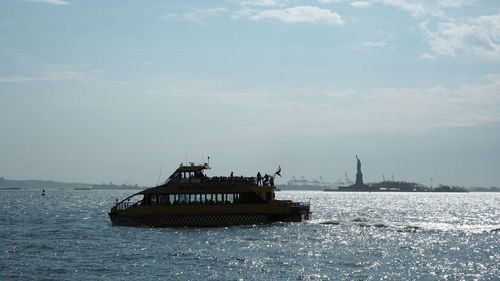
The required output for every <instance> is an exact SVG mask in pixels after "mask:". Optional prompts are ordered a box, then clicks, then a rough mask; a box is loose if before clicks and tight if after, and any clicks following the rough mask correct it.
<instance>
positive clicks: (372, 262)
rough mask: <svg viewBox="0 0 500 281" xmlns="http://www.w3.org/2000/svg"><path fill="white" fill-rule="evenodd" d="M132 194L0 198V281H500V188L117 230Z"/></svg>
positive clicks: (324, 202) (8, 194) (329, 196)
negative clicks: (304, 214)
mask: <svg viewBox="0 0 500 281" xmlns="http://www.w3.org/2000/svg"><path fill="white" fill-rule="evenodd" d="M130 193H131V191H99V190H94V191H70V190H57V191H56V190H47V191H46V196H44V197H42V196H40V194H41V192H40V191H0V242H1V243H0V255H1V256H0V279H1V280H160V279H161V280H500V279H499V276H500V246H499V244H500V243H499V238H500V231H498V230H497V231H495V230H496V229H499V228H500V193H466V194H465V193H464V194H458V193H457V194H422V193H414V194H412V193H337V192H330V193H326V192H301V191H293V192H292V191H289V192H285V191H282V192H277V197H278V198H279V199H292V200H296V201H307V200H308V198H310V200H311V208H312V211H313V212H314V214H313V220H312V221H310V222H306V223H274V224H271V225H257V226H233V227H218V228H163V229H158V228H133V227H114V226H111V224H110V221H109V219H108V217H107V212H108V211H109V208H110V207H111V206H112V205H113V203H114V202H115V199H116V198H124V197H125V196H126V195H128V194H130Z"/></svg>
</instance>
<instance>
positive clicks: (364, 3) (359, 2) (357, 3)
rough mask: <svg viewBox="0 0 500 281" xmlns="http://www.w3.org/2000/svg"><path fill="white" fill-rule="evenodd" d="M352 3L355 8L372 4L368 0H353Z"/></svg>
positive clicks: (367, 6)
mask: <svg viewBox="0 0 500 281" xmlns="http://www.w3.org/2000/svg"><path fill="white" fill-rule="evenodd" d="M350 5H351V6H353V7H355V8H369V7H371V6H372V3H371V2H366V1H355V2H351V4H350Z"/></svg>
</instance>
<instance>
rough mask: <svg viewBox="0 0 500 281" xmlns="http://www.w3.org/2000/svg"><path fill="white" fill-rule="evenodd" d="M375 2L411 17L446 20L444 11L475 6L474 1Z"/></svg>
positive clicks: (390, 0)
mask: <svg viewBox="0 0 500 281" xmlns="http://www.w3.org/2000/svg"><path fill="white" fill-rule="evenodd" d="M374 1H375V2H378V3H381V4H384V5H388V6H394V7H398V8H400V9H401V10H403V11H405V12H407V13H409V14H410V15H411V16H412V17H415V18H421V17H425V16H431V17H438V18H446V9H450V8H454V9H456V8H461V7H465V6H469V5H473V4H475V2H476V0H374Z"/></svg>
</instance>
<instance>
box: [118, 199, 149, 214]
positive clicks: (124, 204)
mask: <svg viewBox="0 0 500 281" xmlns="http://www.w3.org/2000/svg"><path fill="white" fill-rule="evenodd" d="M130 199H131V198H129V199H127V200H124V201H122V202H119V203H118V200H117V202H116V209H117V210H119V211H123V210H126V209H129V208H134V207H137V206H139V204H140V203H141V202H142V199H143V198H141V199H140V200H133V201H131V200H130Z"/></svg>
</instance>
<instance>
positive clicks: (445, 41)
mask: <svg viewBox="0 0 500 281" xmlns="http://www.w3.org/2000/svg"><path fill="white" fill-rule="evenodd" d="M419 27H420V29H421V30H422V32H423V33H424V37H425V40H426V41H427V43H428V44H429V45H430V48H431V50H430V52H428V53H426V54H424V55H423V57H426V58H435V57H437V56H451V57H456V56H458V55H459V54H461V53H463V54H465V55H467V56H471V57H479V58H484V59H490V60H495V61H500V14H496V15H492V16H480V17H478V18H472V19H467V20H465V21H463V22H455V21H449V22H440V23H438V24H437V25H436V27H435V29H434V30H432V29H431V27H430V24H429V22H427V21H425V22H422V23H420V24H419Z"/></svg>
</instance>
